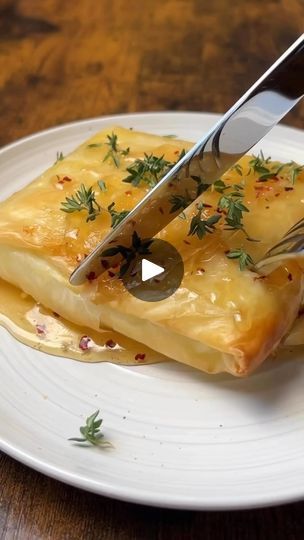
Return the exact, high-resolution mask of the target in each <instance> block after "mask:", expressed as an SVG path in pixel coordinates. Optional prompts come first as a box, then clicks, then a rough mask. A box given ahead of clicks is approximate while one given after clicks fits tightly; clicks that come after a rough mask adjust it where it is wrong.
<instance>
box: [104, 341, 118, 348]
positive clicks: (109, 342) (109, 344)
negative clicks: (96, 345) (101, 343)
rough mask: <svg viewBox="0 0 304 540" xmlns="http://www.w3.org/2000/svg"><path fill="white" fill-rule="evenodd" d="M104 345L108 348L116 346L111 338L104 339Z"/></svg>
mask: <svg viewBox="0 0 304 540" xmlns="http://www.w3.org/2000/svg"><path fill="white" fill-rule="evenodd" d="M106 347H108V348H109V349H114V347H116V343H115V341H113V339H108V341H106Z"/></svg>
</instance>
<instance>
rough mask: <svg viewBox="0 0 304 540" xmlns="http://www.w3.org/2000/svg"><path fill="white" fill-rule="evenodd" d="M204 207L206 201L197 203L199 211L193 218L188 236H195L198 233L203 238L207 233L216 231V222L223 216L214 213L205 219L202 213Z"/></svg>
mask: <svg viewBox="0 0 304 540" xmlns="http://www.w3.org/2000/svg"><path fill="white" fill-rule="evenodd" d="M204 208H205V205H204V203H199V204H198V205H197V213H196V215H195V216H193V218H192V220H191V223H190V229H189V233H188V236H194V235H195V234H196V235H197V236H198V238H199V239H200V240H201V239H202V238H203V237H204V236H205V234H206V233H213V232H214V231H215V224H216V223H217V222H218V221H219V220H220V219H221V217H222V216H221V214H213V215H212V216H210V217H208V218H207V219H203V218H202V213H203V211H204Z"/></svg>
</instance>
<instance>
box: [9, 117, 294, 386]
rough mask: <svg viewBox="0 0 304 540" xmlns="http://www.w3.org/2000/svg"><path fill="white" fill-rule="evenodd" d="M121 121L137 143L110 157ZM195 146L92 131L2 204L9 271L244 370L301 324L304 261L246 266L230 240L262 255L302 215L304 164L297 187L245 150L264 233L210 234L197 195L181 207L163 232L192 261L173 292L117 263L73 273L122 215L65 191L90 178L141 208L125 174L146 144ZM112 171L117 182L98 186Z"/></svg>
mask: <svg viewBox="0 0 304 540" xmlns="http://www.w3.org/2000/svg"><path fill="white" fill-rule="evenodd" d="M112 132H115V133H116V134H117V135H118V144H119V148H121V149H125V148H127V147H129V148H130V152H129V154H128V155H127V156H126V157H121V159H120V160H121V165H120V167H119V169H118V168H117V167H116V166H115V164H114V162H113V160H112V159H111V158H110V159H107V160H106V161H104V157H105V155H106V153H107V151H108V150H109V147H108V146H107V145H106V144H105V143H106V142H107V134H111V133H112ZM92 145H93V146H92ZM189 147H190V144H189V143H186V142H183V141H177V140H168V139H166V138H164V137H158V136H154V135H147V134H142V133H136V132H133V131H129V130H125V129H122V128H117V127H110V128H109V129H107V130H105V131H103V132H101V133H99V134H97V135H95V136H94V137H92V138H91V139H90V140H89V141H87V142H86V143H84V144H83V145H81V146H80V147H79V148H78V149H77V150H76V151H75V152H73V153H72V154H70V156H68V157H66V158H65V159H64V160H62V161H59V162H58V163H56V164H55V165H54V166H53V167H51V168H50V169H48V170H47V171H46V172H45V173H44V174H42V175H41V176H40V177H39V178H38V179H37V180H35V181H34V182H33V183H32V184H30V185H29V186H28V187H26V188H25V189H23V190H22V191H20V192H18V193H16V194H15V195H13V196H12V197H10V199H8V200H7V201H5V202H4V203H2V204H1V206H0V208H1V213H0V216H1V217H0V277H2V278H3V279H5V280H7V281H9V282H10V283H12V284H14V285H16V286H18V287H20V288H21V289H22V290H23V291H25V292H26V293H28V294H30V295H31V296H33V298H35V299H36V300H37V301H39V302H40V303H41V304H42V305H44V306H47V307H48V308H50V309H51V310H53V311H56V312H57V313H59V314H60V315H61V316H62V317H64V318H65V319H67V320H68V321H71V322H72V323H74V324H78V325H84V326H86V327H89V328H91V329H93V330H95V331H99V330H100V328H105V327H106V328H111V329H113V330H115V331H118V332H120V333H121V334H124V335H126V336H128V337H130V338H132V339H134V340H136V341H138V342H140V343H142V344H144V345H146V346H148V347H149V346H150V347H151V346H153V349H155V350H156V351H158V352H160V353H162V354H164V355H166V356H169V357H170V358H173V359H175V360H178V361H181V362H184V363H187V364H189V365H192V366H195V367H197V368H199V369H202V370H204V371H207V372H209V373H217V372H220V371H229V372H231V373H233V374H235V375H244V374H247V373H249V372H250V371H252V370H253V369H254V368H255V367H256V366H257V365H259V364H260V363H261V362H262V361H263V360H264V359H265V358H266V357H267V356H268V355H269V353H271V352H272V351H273V350H274V349H275V348H276V347H277V346H278V344H279V343H280V341H281V340H282V338H283V336H284V335H286V333H287V332H288V331H289V330H290V328H291V325H292V323H293V322H294V320H295V318H296V315H297V312H298V309H299V306H300V302H301V298H302V290H303V279H302V270H301V268H300V266H299V264H298V263H297V262H295V261H293V262H289V263H288V264H285V265H284V266H282V267H280V268H278V269H277V270H276V271H275V272H272V273H271V274H269V275H268V276H259V275H258V274H255V273H254V272H251V271H249V270H244V271H243V272H241V271H240V269H239V265H238V261H235V260H231V259H228V258H227V256H226V252H227V251H228V250H230V249H234V248H237V247H242V248H244V249H245V250H246V251H248V252H249V253H250V254H251V255H252V257H253V258H254V259H256V258H258V257H260V256H262V255H263V254H264V253H265V251H266V250H267V249H268V248H269V247H271V245H272V244H274V243H275V242H277V241H278V240H279V239H280V237H281V236H282V234H283V233H284V232H286V230H287V229H288V228H289V227H290V226H291V225H292V224H294V222H295V221H297V220H298V219H300V217H302V215H303V202H302V201H304V175H303V174H302V176H300V177H299V178H298V180H297V184H296V189H292V190H290V187H291V184H290V179H289V178H288V175H287V174H285V175H284V174H282V175H281V176H280V178H279V179H272V180H268V181H267V182H263V183H258V182H257V179H258V176H256V175H255V174H254V173H253V172H250V169H249V157H245V158H244V159H243V160H242V161H241V162H240V164H241V166H242V168H243V171H244V178H245V180H246V189H245V197H244V203H245V204H246V206H247V207H248V208H249V209H250V212H249V213H246V214H245V215H244V224H245V228H246V230H247V232H248V234H249V235H250V236H251V237H253V238H256V239H258V240H259V242H248V241H247V240H246V239H245V236H244V234H243V233H242V232H241V231H238V232H235V231H233V232H231V231H227V230H224V229H222V228H221V227H219V230H218V231H217V232H215V233H213V234H207V235H206V236H205V237H204V238H203V239H202V240H199V239H198V238H197V237H192V236H191V237H189V236H188V230H189V224H190V221H191V217H192V216H193V214H194V212H195V205H192V207H190V208H189V209H187V211H186V219H185V220H182V219H179V218H176V219H175V220H174V221H173V222H172V223H171V224H170V225H169V226H168V227H167V228H166V229H165V230H163V231H162V232H161V233H160V235H159V237H160V238H162V239H165V240H167V241H169V242H171V243H172V244H173V245H175V247H176V248H177V249H178V250H179V252H180V253H181V255H182V257H183V260H184V265H185V276H184V279H183V282H182V284H181V287H180V289H179V290H178V291H176V293H175V294H173V295H172V296H171V297H169V298H168V299H167V300H163V301H162V302H156V303H153V302H151V303H144V304H143V302H142V301H140V300H137V299H136V298H134V297H133V296H131V295H130V294H129V293H128V292H127V291H126V290H125V289H124V287H123V285H122V283H121V281H120V280H118V279H117V278H116V277H113V275H112V273H108V272H106V273H105V274H103V275H102V276H101V277H100V278H99V279H95V280H93V281H91V282H87V283H85V284H84V285H82V286H80V287H72V286H71V285H70V284H69V282H68V277H69V274H70V272H71V271H72V270H73V269H74V268H75V266H76V265H77V264H78V263H79V262H80V260H81V259H82V258H83V257H84V256H85V255H86V254H87V253H89V252H90V251H91V250H92V249H93V248H94V247H95V246H96V244H97V243H98V242H99V241H100V240H101V238H102V237H103V236H104V235H105V234H106V232H107V231H108V230H109V228H110V216H109V214H108V212H107V211H103V212H102V213H101V215H100V216H98V217H97V219H96V220H95V221H90V222H86V221H85V217H86V216H85V214H84V212H79V213H73V214H66V213H64V212H62V210H61V209H60V206H61V203H62V202H63V201H64V200H65V197H67V196H71V195H73V193H75V191H76V190H77V189H79V186H80V185H81V184H82V183H83V184H85V185H86V186H87V187H89V186H93V189H94V190H95V192H96V199H97V201H98V203H99V204H100V206H102V207H103V208H107V206H108V205H109V204H110V203H111V202H112V201H115V204H116V208H117V210H118V211H120V210H129V209H131V208H132V207H133V206H134V204H135V203H136V202H138V201H139V200H140V199H141V198H142V197H143V195H144V194H145V193H146V190H147V186H145V185H144V184H143V186H140V187H134V186H132V184H128V183H124V182H122V180H123V178H125V176H126V175H127V174H128V173H126V168H127V167H129V166H130V165H131V164H132V162H133V161H134V160H135V159H136V158H142V157H143V156H144V153H147V154H150V153H153V154H154V155H157V156H162V155H164V156H165V158H166V159H168V160H170V161H176V159H177V156H178V154H179V153H180V151H181V150H182V149H183V148H186V149H187V148H189ZM248 172H249V174H248ZM100 179H102V180H103V181H104V182H105V184H106V186H107V191H106V192H102V191H101V190H100V189H99V188H98V185H97V182H98V180H100ZM224 181H225V183H226V184H234V183H237V182H239V181H240V176H239V175H238V173H237V171H235V170H234V171H229V172H228V173H227V174H226V175H225V178H224ZM285 188H287V190H286V189H285ZM218 198H219V194H218V193H217V192H216V191H214V190H213V191H212V190H210V191H208V192H206V193H205V194H204V195H203V200H204V202H205V203H207V204H208V205H209V206H208V207H207V208H206V211H205V216H206V217H208V215H211V214H213V213H214V212H215V211H216V208H217V201H218ZM287 205H288V212H286V207H287ZM282 216H284V219H282Z"/></svg>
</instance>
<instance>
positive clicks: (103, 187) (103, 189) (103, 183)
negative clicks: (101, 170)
mask: <svg viewBox="0 0 304 540" xmlns="http://www.w3.org/2000/svg"><path fill="white" fill-rule="evenodd" d="M97 184H98V186H99V189H100V191H107V186H106V184H105V182H104V181H103V180H98V182H97Z"/></svg>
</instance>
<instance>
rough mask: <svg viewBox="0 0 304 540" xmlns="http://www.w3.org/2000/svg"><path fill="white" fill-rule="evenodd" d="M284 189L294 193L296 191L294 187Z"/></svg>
mask: <svg viewBox="0 0 304 540" xmlns="http://www.w3.org/2000/svg"><path fill="white" fill-rule="evenodd" d="M284 189H285V191H293V190H294V188H293V187H285V188H284Z"/></svg>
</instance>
